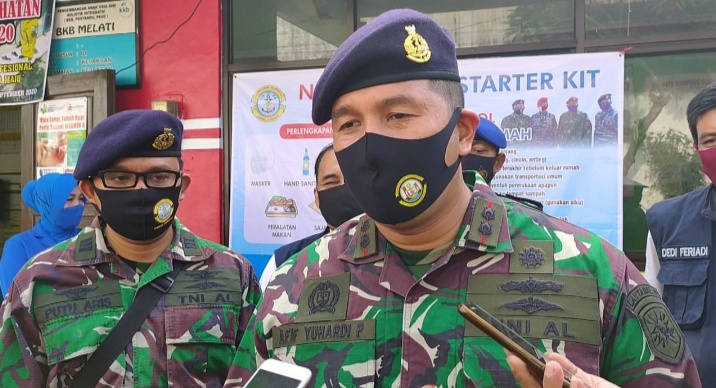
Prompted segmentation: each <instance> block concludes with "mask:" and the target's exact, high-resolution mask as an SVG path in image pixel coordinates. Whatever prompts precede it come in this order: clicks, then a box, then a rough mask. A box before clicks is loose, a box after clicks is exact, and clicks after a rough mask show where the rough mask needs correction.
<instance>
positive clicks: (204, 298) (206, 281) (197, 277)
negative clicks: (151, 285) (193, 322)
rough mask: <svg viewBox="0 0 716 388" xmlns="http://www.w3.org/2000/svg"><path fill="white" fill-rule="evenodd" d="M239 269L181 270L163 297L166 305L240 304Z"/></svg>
mask: <svg viewBox="0 0 716 388" xmlns="http://www.w3.org/2000/svg"><path fill="white" fill-rule="evenodd" d="M241 291H242V290H241V271H239V270H235V269H229V268H215V269H208V270H202V271H182V272H180V273H179V276H177V279H176V282H175V283H174V285H173V286H172V288H170V289H169V292H168V293H167V295H166V296H165V297H164V298H165V299H164V300H165V302H164V303H165V305H167V306H182V305H192V304H234V305H241V293H242V292H241Z"/></svg>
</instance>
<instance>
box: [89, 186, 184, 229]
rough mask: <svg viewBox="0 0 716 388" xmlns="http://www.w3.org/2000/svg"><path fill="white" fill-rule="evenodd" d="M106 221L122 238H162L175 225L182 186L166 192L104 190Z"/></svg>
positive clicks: (148, 189)
mask: <svg viewBox="0 0 716 388" xmlns="http://www.w3.org/2000/svg"><path fill="white" fill-rule="evenodd" d="M95 192H96V193H97V197H99V200H100V201H101V203H102V209H101V210H100V209H98V211H99V214H100V216H101V217H102V220H104V222H106V223H107V225H109V227H110V228H112V230H114V231H115V232H117V233H119V234H120V235H121V236H123V237H126V238H128V239H130V240H135V241H147V240H152V239H155V238H157V237H159V236H160V235H161V234H162V233H164V231H165V230H167V228H169V227H170V226H171V225H172V220H173V219H174V216H175V215H176V212H177V208H178V207H179V194H180V193H181V186H179V187H170V188H165V189H157V188H151V187H147V188H143V189H139V190H101V189H97V188H95Z"/></svg>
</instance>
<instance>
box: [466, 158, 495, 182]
mask: <svg viewBox="0 0 716 388" xmlns="http://www.w3.org/2000/svg"><path fill="white" fill-rule="evenodd" d="M496 162H497V155H495V156H479V155H475V154H467V156H465V158H464V159H463V160H462V169H463V170H470V171H477V172H478V173H479V174H480V176H482V179H484V180H485V182H487V184H488V185H489V184H490V182H492V178H494V177H495V163H496Z"/></svg>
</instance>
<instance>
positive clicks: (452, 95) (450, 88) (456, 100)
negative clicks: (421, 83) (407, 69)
mask: <svg viewBox="0 0 716 388" xmlns="http://www.w3.org/2000/svg"><path fill="white" fill-rule="evenodd" d="M430 86H431V87H432V89H433V90H434V91H436V92H437V93H438V94H440V96H442V98H443V100H445V102H446V103H447V104H448V107H450V110H451V111H452V110H453V109H455V108H464V107H465V94H464V93H463V92H462V85H460V83H459V82H455V81H448V80H442V79H431V80H430Z"/></svg>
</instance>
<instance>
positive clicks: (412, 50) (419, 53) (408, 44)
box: [403, 24, 432, 63]
mask: <svg viewBox="0 0 716 388" xmlns="http://www.w3.org/2000/svg"><path fill="white" fill-rule="evenodd" d="M405 31H406V32H407V33H408V37H407V38H405V41H404V42H403V47H404V48H405V53H406V54H407V55H406V56H405V57H406V58H408V59H410V60H411V61H413V62H416V63H426V62H427V61H429V60H430V56H431V55H432V52H431V51H430V47H429V46H428V42H426V41H425V38H423V37H422V35H420V34H418V33H417V32H415V26H414V25H412V24H411V25H407V26H405Z"/></svg>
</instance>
